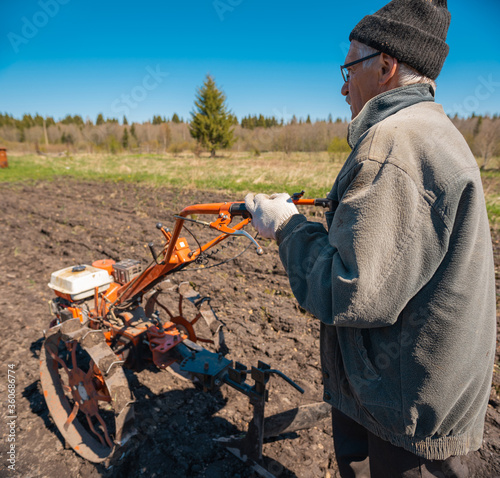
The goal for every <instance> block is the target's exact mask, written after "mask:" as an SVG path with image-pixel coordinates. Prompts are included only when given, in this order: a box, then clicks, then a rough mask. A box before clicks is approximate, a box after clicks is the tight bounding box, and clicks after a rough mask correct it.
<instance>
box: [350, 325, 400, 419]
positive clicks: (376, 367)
mask: <svg viewBox="0 0 500 478" xmlns="http://www.w3.org/2000/svg"><path fill="white" fill-rule="evenodd" d="M362 330H363V329H359V328H354V327H349V328H346V329H345V330H343V332H344V333H346V335H347V346H344V347H342V354H343V357H344V366H345V371H346V375H347V379H348V380H349V385H350V388H351V391H352V393H353V395H354V396H355V397H356V398H357V400H358V401H359V403H360V405H361V406H367V405H378V406H382V407H387V408H392V409H395V410H400V409H401V382H400V372H399V369H400V367H399V359H398V357H396V359H395V360H393V359H392V358H391V357H389V356H386V355H385V354H380V353H379V354H376V355H375V356H376V357H377V358H376V359H375V362H373V361H372V360H371V359H370V356H369V353H368V350H367V348H366V346H365V343H364V340H363V335H362ZM382 355H383V356H382ZM379 359H380V360H379Z"/></svg>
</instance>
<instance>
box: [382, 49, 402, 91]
mask: <svg viewBox="0 0 500 478" xmlns="http://www.w3.org/2000/svg"><path fill="white" fill-rule="evenodd" d="M379 66H380V68H379V84H380V85H388V84H390V83H393V82H394V81H395V80H396V79H397V77H396V71H397V69H398V60H397V59H396V58H394V57H392V56H390V55H388V54H387V53H382V54H381V55H380V57H379Z"/></svg>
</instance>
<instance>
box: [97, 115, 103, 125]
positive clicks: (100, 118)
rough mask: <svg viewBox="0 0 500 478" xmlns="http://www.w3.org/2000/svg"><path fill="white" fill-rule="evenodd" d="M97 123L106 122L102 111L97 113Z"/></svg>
mask: <svg viewBox="0 0 500 478" xmlns="http://www.w3.org/2000/svg"><path fill="white" fill-rule="evenodd" d="M95 124H96V126H99V125H101V124H104V116H103V115H102V113H99V114H98V115H97V119H96V120H95Z"/></svg>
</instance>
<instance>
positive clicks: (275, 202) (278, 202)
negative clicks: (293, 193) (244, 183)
mask: <svg viewBox="0 0 500 478" xmlns="http://www.w3.org/2000/svg"><path fill="white" fill-rule="evenodd" d="M245 206H246V208H247V211H248V212H249V213H250V214H251V215H252V224H253V227H255V229H257V232H258V233H259V234H260V235H261V236H262V237H265V238H266V239H276V231H277V230H278V228H279V227H280V226H281V225H282V224H283V223H284V222H285V221H286V220H287V219H289V218H290V217H292V216H293V215H294V214H298V213H299V211H298V210H297V207H296V206H295V204H294V203H293V202H292V198H291V197H290V195H289V194H287V193H281V194H273V195H272V196H268V195H267V194H257V195H256V196H255V195H254V194H252V193H250V194H247V195H246V196H245Z"/></svg>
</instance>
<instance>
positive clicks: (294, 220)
mask: <svg viewBox="0 0 500 478" xmlns="http://www.w3.org/2000/svg"><path fill="white" fill-rule="evenodd" d="M306 221H307V219H306V217H305V216H304V215H303V214H294V215H293V216H291V217H290V218H289V219H287V220H286V221H285V222H284V223H283V224H281V226H280V227H278V230H277V231H276V242H277V243H278V246H279V245H280V244H281V243H282V242H283V240H284V239H285V237H286V236H288V235H289V234H290V233H291V232H292V231H293V230H294V229H295V228H296V227H297V226H298V225H299V224H302V223H303V222H306Z"/></svg>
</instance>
